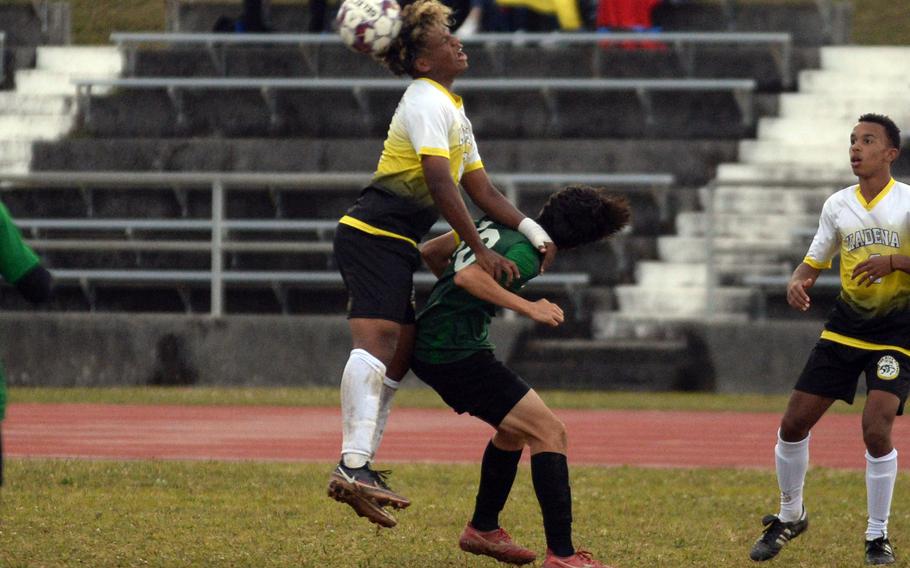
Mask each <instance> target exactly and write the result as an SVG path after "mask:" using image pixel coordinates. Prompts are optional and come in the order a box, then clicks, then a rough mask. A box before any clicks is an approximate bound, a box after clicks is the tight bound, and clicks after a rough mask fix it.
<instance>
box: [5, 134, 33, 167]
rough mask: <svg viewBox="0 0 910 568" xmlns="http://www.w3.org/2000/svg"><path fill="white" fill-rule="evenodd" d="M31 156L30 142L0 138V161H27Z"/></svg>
mask: <svg viewBox="0 0 910 568" xmlns="http://www.w3.org/2000/svg"><path fill="white" fill-rule="evenodd" d="M31 157H32V144H31V142H29V141H27V140H26V141H22V140H2V139H0V163H2V162H22V161H25V162H26V163H28V161H29V160H30V159H31Z"/></svg>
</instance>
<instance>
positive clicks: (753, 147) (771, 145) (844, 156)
mask: <svg viewBox="0 0 910 568" xmlns="http://www.w3.org/2000/svg"><path fill="white" fill-rule="evenodd" d="M857 116H859V115H857ZM848 149H849V144H848V141H847V140H846V139H844V140H841V141H840V143H838V144H799V143H795V142H785V143H784V142H779V141H777V140H742V141H741V142H740V143H739V159H740V161H741V162H743V163H748V164H772V165H777V164H782V163H788V162H789V163H796V164H805V163H811V164H813V166H817V165H829V166H831V167H835V168H836V167H838V166H842V165H843V164H844V162H845V161H846V160H848Z"/></svg>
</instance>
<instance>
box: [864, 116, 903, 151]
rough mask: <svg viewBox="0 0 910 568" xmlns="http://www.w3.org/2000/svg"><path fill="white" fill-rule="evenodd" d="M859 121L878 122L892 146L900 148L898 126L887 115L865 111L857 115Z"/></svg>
mask: <svg viewBox="0 0 910 568" xmlns="http://www.w3.org/2000/svg"><path fill="white" fill-rule="evenodd" d="M859 121H860V122H872V123H875V124H880V125H882V127H884V129H885V134H887V135H888V141H889V142H891V146H892V147H893V148H897V149H898V150H900V149H901V131H900V128H898V127H897V125H896V124H894V121H893V120H891V119H890V118H889V117H887V116H885V115H883V114H875V113H871V112H870V113H867V114H864V115H862V116H861V117H859Z"/></svg>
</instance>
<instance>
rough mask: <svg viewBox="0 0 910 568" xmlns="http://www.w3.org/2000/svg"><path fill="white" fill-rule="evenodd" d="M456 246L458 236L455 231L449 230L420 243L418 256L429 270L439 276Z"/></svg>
mask: <svg viewBox="0 0 910 568" xmlns="http://www.w3.org/2000/svg"><path fill="white" fill-rule="evenodd" d="M457 247H458V237H457V236H456V235H455V231H449V232H448V233H445V234H443V235H439V236H438V237H436V238H434V239H430V240H428V241H427V242H425V243H423V244H422V245H420V257H421V258H422V259H423V262H424V264H426V265H427V268H429V269H430V272H432V273H433V274H435V275H436V278H439V277H440V276H442V272H443V271H444V270H445V269H446V267H447V266H448V265H449V262H451V260H452V253H454V252H455V249H456V248H457Z"/></svg>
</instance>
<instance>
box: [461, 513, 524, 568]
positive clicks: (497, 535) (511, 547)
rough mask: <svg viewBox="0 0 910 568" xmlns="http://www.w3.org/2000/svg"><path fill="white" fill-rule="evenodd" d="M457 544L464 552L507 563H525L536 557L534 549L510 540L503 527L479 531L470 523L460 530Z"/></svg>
mask: <svg viewBox="0 0 910 568" xmlns="http://www.w3.org/2000/svg"><path fill="white" fill-rule="evenodd" d="M458 546H459V547H460V548H461V549H462V550H464V551H465V552H470V553H471V554H482V555H484V556H489V557H491V558H495V559H496V560H499V561H500V562H507V563H509V564H527V563H528V562H534V560H535V559H536V558H537V554H535V553H534V551H532V550H528V549H527V548H525V547H523V546H521V545H518V544H515V543H514V542H512V537H510V536H509V533H507V532H506V531H505V530H504V529H502V528H499V529H496V530H492V531H485V532H481V531H479V530H477V529H475V528H474V527H472V526H471V523H468V524H467V525H466V526H465V528H464V531H462V533H461V538H459V539H458Z"/></svg>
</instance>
